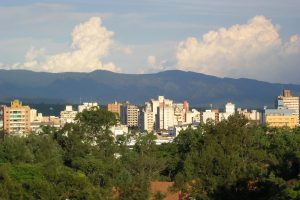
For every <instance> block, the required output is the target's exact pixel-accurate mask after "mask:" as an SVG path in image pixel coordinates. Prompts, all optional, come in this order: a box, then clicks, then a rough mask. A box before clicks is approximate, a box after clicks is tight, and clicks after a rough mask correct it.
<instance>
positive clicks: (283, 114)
mask: <svg viewBox="0 0 300 200" xmlns="http://www.w3.org/2000/svg"><path fill="white" fill-rule="evenodd" d="M264 122H265V123H266V124H267V125H269V126H271V127H284V126H286V127H290V128H295V127H296V126H297V124H298V121H297V117H296V116H295V115H294V113H293V110H290V109H287V108H285V107H282V106H279V107H278V108H277V109H265V113H264Z"/></svg>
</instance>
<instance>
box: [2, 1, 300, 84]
mask: <svg viewBox="0 0 300 200" xmlns="http://www.w3.org/2000/svg"><path fill="white" fill-rule="evenodd" d="M257 16H260V17H261V18H259V17H258V18H255V17H257ZM93 17H94V18H93ZM95 17H96V18H99V19H100V23H101V24H100V25H99V27H98V25H97V24H96V22H98V21H97V20H94V21H93V20H91V18H93V19H95ZM79 24H83V25H85V27H82V29H81V32H80V33H78V35H82V34H88V36H89V37H90V36H91V35H90V34H89V33H91V31H84V30H86V29H87V28H86V27H89V28H91V29H92V27H91V26H95V27H96V28H97V27H98V29H97V30H98V31H99V32H98V33H99V34H104V33H109V32H113V35H110V34H108V36H107V38H105V41H106V42H105V43H103V42H101V41H100V40H99V43H97V45H96V46H93V47H92V50H91V48H89V47H87V49H89V50H90V51H87V50H86V49H78V47H77V49H76V48H75V49H74V47H72V44H73V43H74V35H71V34H72V33H73V31H74V30H75V27H78V26H79ZM299 25H300V1H297V0H286V1H282V0H266V1H261V0H253V1H240V0H215V1H211V0H210V1H209V0H204V1H201V0H185V1H182V0H181V1H180V0H164V1H158V0H151V1H150V0H129V1H125V0H113V1H104V0H103V1H102V0H97V1H96V0H72V1H67V0H65V1H63V0H60V1H33V0H27V1H16V0H9V1H7V0H4V1H1V3H0V67H1V68H5V69H23V68H24V69H29V70H35V71H51V72H61V71H91V70H94V69H99V68H102V69H108V70H113V71H118V72H123V73H151V72H157V71H162V70H166V69H181V70H187V71H196V72H202V73H207V74H211V75H216V76H220V77H225V76H226V77H235V78H239V77H246V78H255V79H259V80H266V81H271V82H285V83H289V82H290V83H300V80H299V78H298V76H297V75H296V74H297V73H298V74H299V72H300V69H299V68H300V60H299V59H298V57H300V47H299V46H300V40H299V37H298V36H299V35H300V26H299ZM264 27H266V29H264ZM101 28H105V30H102V29H101ZM222 28H223V29H222ZM253 29H257V30H258V29H259V30H260V31H254V30H253ZM101 31H102V32H101ZM103 31H104V32H103ZM105 31H106V32H105ZM241 34H245V37H244V36H243V37H240V36H241ZM204 35H206V37H205V38H206V39H204V37H203V36H204ZM88 36H86V37H84V38H85V39H86V38H87V37H88ZM93 37H94V36H93ZM228 37H230V38H229V39H228ZM191 38H192V40H191ZM235 38H237V39H236V40H235ZM255 38H261V40H259V41H253V39H255ZM85 39H83V40H85ZM83 40H82V41H83ZM82 41H81V42H82ZM228 42H229V43H230V44H226V43H228ZM231 44H232V45H231ZM251 44H253V45H252V46H251ZM264 44H268V45H264ZM78 45H79V46H80V45H82V44H81V43H80V44H78ZM90 45H92V43H91V44H90ZM102 45H104V46H102ZM249 45H250V46H251V47H250V46H249ZM261 49H262V51H260V50H261ZM278 49H279V50H278ZM98 50H99V51H101V53H96V54H93V53H92V55H90V54H89V53H90V52H93V51H98ZM241 52H244V53H243V54H241ZM71 54H72V55H71ZM88 54H89V55H88ZM70 55H71V56H70ZM78 55H81V56H82V55H86V57H82V58H81V59H79V61H78V63H76V62H75V61H74V60H76V58H77V57H76V56H78ZM68 56H69V57H68ZM74 58H75V59H74ZM266 58H267V59H266ZM63 59H65V60H63ZM84 59H85V60H87V59H90V60H93V61H94V62H92V61H91V62H87V63H86V62H84V61H83V60H84ZM70 60H72V63H70ZM68 63H69V64H70V65H71V66H69V67H67V66H66V67H65V68H64V67H63V66H64V65H67V64H68ZM50 65H51V66H50ZM79 65H81V66H79ZM85 65H89V67H86V66H85ZM92 65H93V66H94V68H93V67H91V66H92ZM268 71H272V73H271V74H270V73H268Z"/></svg>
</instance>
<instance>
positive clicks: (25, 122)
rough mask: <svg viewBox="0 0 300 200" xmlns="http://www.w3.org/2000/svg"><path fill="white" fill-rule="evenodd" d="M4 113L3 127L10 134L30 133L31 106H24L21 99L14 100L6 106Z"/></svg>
mask: <svg viewBox="0 0 300 200" xmlns="http://www.w3.org/2000/svg"><path fill="white" fill-rule="evenodd" d="M3 114H4V119H3V125H4V126H3V128H4V130H6V131H7V132H8V133H9V134H19V135H24V134H28V133H30V130H31V129H30V107H29V106H23V105H22V102H21V101H19V100H14V101H12V102H11V106H10V107H6V106H5V107H4V110H3Z"/></svg>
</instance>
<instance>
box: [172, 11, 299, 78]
mask: <svg viewBox="0 0 300 200" xmlns="http://www.w3.org/2000/svg"><path fill="white" fill-rule="evenodd" d="M176 59H177V66H178V68H179V69H182V70H189V71H197V72H201V73H206V74H211V75H216V76H220V77H236V78H240V77H247V78H255V79H259V80H267V81H273V82H277V81H280V82H299V80H298V79H299V77H298V74H299V73H300V37H299V35H293V36H291V37H290V39H289V40H288V41H286V42H283V40H282V39H281V37H280V34H279V28H278V27H277V26H276V25H274V24H272V22H271V21H270V20H269V19H267V18H265V17H264V16H256V17H254V18H252V19H251V20H249V21H248V23H247V24H243V25H234V26H232V27H230V28H220V29H219V30H217V31H210V32H208V33H206V34H204V35H203V37H202V39H200V40H198V39H197V38H195V37H190V38H187V39H186V40H185V41H182V42H180V43H179V45H178V47H177V50H176ZM296 74H297V75H296Z"/></svg>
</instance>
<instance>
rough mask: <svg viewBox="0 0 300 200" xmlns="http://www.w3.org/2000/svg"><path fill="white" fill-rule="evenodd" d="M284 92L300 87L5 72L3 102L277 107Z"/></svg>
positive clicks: (189, 75)
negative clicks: (161, 100) (161, 99)
mask: <svg viewBox="0 0 300 200" xmlns="http://www.w3.org/2000/svg"><path fill="white" fill-rule="evenodd" d="M283 89H291V90H292V92H293V94H294V95H299V94H300V85H296V84H279V83H268V82H263V81H257V80H252V79H245V78H240V79H234V78H219V77H215V76H210V75H205V74H201V73H195V72H185V71H179V70H170V71H164V72H159V73H153V74H121V73H114V72H110V71H103V70H97V71H93V72H90V73H77V72H67V73H47V72H33V71H27V70H0V102H8V101H10V100H11V99H14V98H19V99H21V100H23V101H24V102H29V103H79V102H83V101H97V102H100V103H101V104H106V103H108V102H113V101H130V102H132V103H135V104H139V105H142V104H144V102H145V101H148V100H149V99H151V98H157V96H158V95H163V96H165V97H166V98H169V99H173V100H174V101H175V102H182V101H183V100H188V102H189V103H190V105H192V106H195V107H208V106H209V105H210V104H212V105H213V106H214V107H222V106H224V104H225V103H226V102H228V101H231V102H234V103H235V104H236V105H237V106H241V107H248V108H249V107H251V108H262V107H263V106H265V105H266V106H269V107H270V106H271V107H272V106H273V105H274V100H275V98H276V97H277V96H278V95H280V94H281V92H282V90H283Z"/></svg>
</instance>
